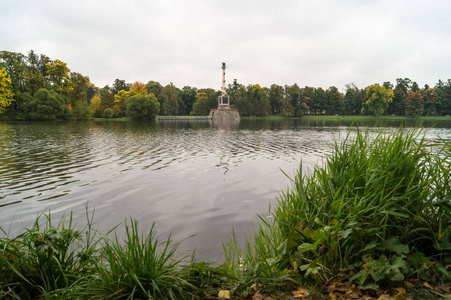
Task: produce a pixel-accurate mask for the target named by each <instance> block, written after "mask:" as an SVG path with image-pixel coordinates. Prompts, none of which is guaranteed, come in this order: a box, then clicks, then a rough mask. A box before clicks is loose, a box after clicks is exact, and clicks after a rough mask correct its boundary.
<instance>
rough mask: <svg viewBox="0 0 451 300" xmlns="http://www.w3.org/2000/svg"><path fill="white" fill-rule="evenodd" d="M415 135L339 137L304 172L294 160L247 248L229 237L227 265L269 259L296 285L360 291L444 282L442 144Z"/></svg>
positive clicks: (449, 165) (449, 153)
mask: <svg viewBox="0 0 451 300" xmlns="http://www.w3.org/2000/svg"><path fill="white" fill-rule="evenodd" d="M424 135H425V131H424V130H422V129H411V130H408V131H405V130H403V128H400V129H398V130H396V131H393V132H390V133H388V134H387V133H384V132H383V131H380V132H379V133H378V134H376V135H374V134H373V135H372V134H370V133H369V132H368V131H365V132H362V131H361V130H360V129H359V128H357V129H356V132H355V136H354V135H352V134H351V132H350V133H348V134H347V136H346V137H344V139H342V141H336V142H335V144H334V145H333V149H332V150H333V152H332V154H331V155H330V156H329V157H327V158H325V160H324V161H323V165H322V166H317V167H315V168H314V170H313V171H312V173H311V174H310V175H304V174H303V173H302V166H301V168H300V170H299V171H298V173H297V174H296V175H295V176H294V178H293V179H292V183H293V186H292V187H291V188H290V189H288V190H287V191H285V192H283V193H282V194H281V195H280V197H279V199H278V205H277V206H276V207H275V208H274V209H272V211H271V213H272V215H273V217H274V221H273V222H268V221H265V220H262V222H261V224H260V228H259V229H258V230H256V231H255V232H254V234H253V238H254V239H255V242H254V243H253V244H252V245H251V244H249V243H248V245H247V246H246V247H245V249H244V250H243V249H240V248H239V247H238V246H237V245H236V244H234V243H235V242H236V239H235V240H234V239H232V242H230V243H229V244H228V245H227V247H226V251H228V253H232V254H234V255H231V256H230V258H229V265H233V264H232V263H231V262H232V261H233V260H235V261H238V259H241V260H242V261H245V262H246V263H250V262H253V261H254V262H255V261H258V262H266V265H269V264H268V262H272V263H274V271H273V272H275V273H277V274H279V275H280V274H281V272H282V271H283V270H289V273H290V275H291V276H292V278H297V279H299V280H300V281H304V282H305V281H306V280H313V282H315V283H324V282H327V280H330V279H331V278H333V277H336V276H339V277H341V278H344V280H349V281H352V282H356V283H357V284H358V285H359V287H360V288H367V289H368V288H370V289H377V288H379V286H380V285H386V284H390V283H393V282H400V281H403V280H406V279H407V278H411V277H417V278H420V279H422V280H428V281H430V282H434V281H437V280H441V279H446V280H450V279H451V275H450V273H449V270H448V269H446V266H447V265H448V267H449V264H450V263H451V243H450V241H451V184H450V183H451V174H450V170H451V147H450V145H449V143H448V142H446V141H442V140H440V141H439V142H430V141H427V140H426V139H425V138H424ZM235 269H236V268H235ZM241 276H244V277H246V276H249V275H248V274H246V272H242V273H241Z"/></svg>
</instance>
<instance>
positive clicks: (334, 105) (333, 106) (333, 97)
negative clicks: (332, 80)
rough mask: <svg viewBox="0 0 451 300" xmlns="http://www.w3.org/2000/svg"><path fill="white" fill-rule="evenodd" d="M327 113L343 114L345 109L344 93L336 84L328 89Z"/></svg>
mask: <svg viewBox="0 0 451 300" xmlns="http://www.w3.org/2000/svg"><path fill="white" fill-rule="evenodd" d="M326 101H327V102H326V113H327V114H329V115H335V114H341V112H342V111H343V95H342V94H341V93H340V92H339V91H338V89H337V88H336V87H334V86H331V87H330V88H328V89H327V90H326Z"/></svg>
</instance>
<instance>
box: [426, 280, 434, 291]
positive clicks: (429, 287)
mask: <svg viewBox="0 0 451 300" xmlns="http://www.w3.org/2000/svg"><path fill="white" fill-rule="evenodd" d="M423 286H424V287H425V288H428V289H431V290H434V288H433V287H432V286H431V285H430V284H429V283H427V282H426V281H425V282H424V283H423Z"/></svg>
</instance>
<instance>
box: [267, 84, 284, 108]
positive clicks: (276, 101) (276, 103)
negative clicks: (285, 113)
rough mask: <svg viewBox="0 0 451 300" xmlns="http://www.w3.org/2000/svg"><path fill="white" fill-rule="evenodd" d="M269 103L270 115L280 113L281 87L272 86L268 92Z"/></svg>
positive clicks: (282, 92) (282, 91)
mask: <svg viewBox="0 0 451 300" xmlns="http://www.w3.org/2000/svg"><path fill="white" fill-rule="evenodd" d="M268 94H269V103H270V104H271V114H281V113H282V101H283V96H284V95H283V94H284V90H283V86H280V85H277V84H272V85H271V87H270V88H269V91H268Z"/></svg>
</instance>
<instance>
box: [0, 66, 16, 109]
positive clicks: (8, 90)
mask: <svg viewBox="0 0 451 300" xmlns="http://www.w3.org/2000/svg"><path fill="white" fill-rule="evenodd" d="M12 101H14V92H13V87H12V84H11V78H9V77H8V73H7V72H6V69H5V68H1V69H0V114H2V113H4V112H5V111H6V108H7V107H9V106H10V105H11V102H12Z"/></svg>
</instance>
